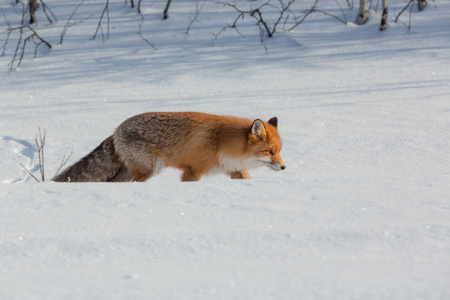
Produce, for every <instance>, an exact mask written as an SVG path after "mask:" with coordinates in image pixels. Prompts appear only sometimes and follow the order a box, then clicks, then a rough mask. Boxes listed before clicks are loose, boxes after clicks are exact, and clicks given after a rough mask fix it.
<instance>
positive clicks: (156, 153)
mask: <svg viewBox="0 0 450 300" xmlns="http://www.w3.org/2000/svg"><path fill="white" fill-rule="evenodd" d="M277 126H278V119H277V118H276V117H274V118H272V119H270V120H269V121H268V122H263V121H261V120H259V119H256V120H249V119H241V118H236V117H230V116H217V115H210V114H205V113H196V112H165V113H164V112H149V113H144V114H140V115H137V116H134V117H131V118H129V119H128V120H126V121H125V122H123V123H122V124H121V125H120V126H119V127H118V128H117V129H116V131H115V132H114V134H113V135H111V136H110V137H108V138H107V139H105V140H104V141H103V142H102V143H101V144H100V145H99V146H98V147H97V148H96V149H94V150H93V151H92V152H91V153H90V154H88V155H87V156H85V157H83V158H82V159H81V160H80V161H78V162H77V163H75V164H74V165H72V166H71V167H69V168H67V169H66V170H64V171H63V172H62V173H61V174H59V175H57V176H56V177H55V178H54V179H53V180H54V181H59V182H61V181H70V182H83V181H146V180H147V179H149V178H150V177H152V176H154V175H156V174H158V173H159V172H160V171H161V170H162V169H163V168H164V167H175V168H178V169H181V170H182V171H183V175H182V178H181V179H182V180H183V181H193V180H199V179H200V178H201V177H202V176H203V175H205V174H212V173H225V174H228V175H229V176H230V177H231V178H232V179H238V178H250V176H249V173H248V170H249V169H254V168H258V167H262V166H269V167H271V168H272V169H273V170H276V171H280V170H284V169H285V168H286V166H285V165H284V162H283V160H282V159H281V157H280V150H281V141H280V137H279V135H278V130H277Z"/></svg>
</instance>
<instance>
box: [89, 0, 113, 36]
mask: <svg viewBox="0 0 450 300" xmlns="http://www.w3.org/2000/svg"><path fill="white" fill-rule="evenodd" d="M105 12H106V17H107V31H106V39H109V0H106V4H105V7H104V8H103V11H102V14H101V16H100V19H99V21H98V24H97V29H96V30H95V33H94V35H93V36H92V37H91V40H92V41H94V40H95V38H96V37H97V33H98V31H99V30H101V31H102V39H103V42H105V36H104V35H103V27H102V21H103V17H104V15H105Z"/></svg>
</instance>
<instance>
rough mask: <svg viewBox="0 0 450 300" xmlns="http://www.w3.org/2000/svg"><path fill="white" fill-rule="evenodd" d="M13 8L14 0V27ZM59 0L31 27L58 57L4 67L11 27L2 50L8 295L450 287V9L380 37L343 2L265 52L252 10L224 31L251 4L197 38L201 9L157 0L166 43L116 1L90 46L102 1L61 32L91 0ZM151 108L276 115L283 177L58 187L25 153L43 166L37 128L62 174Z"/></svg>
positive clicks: (146, 10)
mask: <svg viewBox="0 0 450 300" xmlns="http://www.w3.org/2000/svg"><path fill="white" fill-rule="evenodd" d="M14 2H15V1H4V2H2V4H1V8H2V9H3V10H4V12H5V15H6V16H8V19H10V21H11V23H12V25H13V26H17V25H18V24H17V22H18V21H17V20H20V15H19V14H18V11H17V10H16V11H15V10H14ZM46 2H48V3H47V4H48V5H49V6H50V8H51V9H52V10H53V12H54V13H55V15H56V16H57V17H58V19H59V21H58V22H57V23H55V24H48V22H47V21H46V19H45V16H44V15H43V12H42V10H40V11H38V26H37V27H36V29H37V30H38V32H39V33H40V34H41V35H42V37H44V38H46V39H47V40H48V41H49V42H50V43H51V44H52V45H53V47H52V49H51V50H47V49H45V46H41V47H40V48H39V51H38V53H37V58H33V54H34V53H33V52H34V50H33V49H32V48H30V49H29V50H28V51H27V53H26V55H25V57H24V60H23V62H22V65H21V66H20V68H14V70H13V72H10V73H8V63H9V62H10V61H11V58H12V54H13V51H14V47H15V44H14V42H13V39H11V40H10V42H9V44H8V45H7V48H6V52H5V56H4V57H2V58H0V71H1V73H0V76H1V78H0V91H1V93H0V97H1V102H0V159H1V161H2V163H1V170H0V182H1V183H0V299H246V300H247V299H428V300H429V299H449V298H450V184H449V183H450V171H449V170H450V155H449V149H450V115H449V114H450V100H449V96H450V51H449V49H450V39H449V36H450V35H449V34H450V19H449V18H448V13H449V11H450V3H449V2H448V1H436V2H434V3H433V2H430V4H429V6H428V7H427V8H426V10H425V11H422V12H417V9H416V8H415V9H414V10H413V12H412V13H413V15H412V18H411V21H412V28H411V31H408V29H407V28H406V26H405V25H403V24H401V23H394V22H393V20H394V18H395V13H398V12H399V11H400V10H401V8H403V5H404V3H403V2H400V3H397V4H392V5H396V6H395V7H390V12H391V15H390V17H389V27H388V29H387V31H385V32H379V31H378V26H379V25H378V22H379V17H380V16H379V11H378V12H375V10H373V11H372V12H371V14H370V17H371V18H370V20H369V21H368V23H367V24H365V25H363V26H357V25H355V24H354V23H353V21H354V20H355V18H356V14H357V9H356V8H355V9H353V10H349V9H348V8H347V7H346V2H344V1H339V3H341V2H342V3H341V6H342V9H343V12H344V13H345V17H346V18H347V20H348V24H347V25H344V24H342V23H340V22H338V21H337V20H336V19H334V18H331V17H328V16H325V15H322V14H319V13H316V14H312V15H310V16H309V17H308V19H306V21H305V22H304V23H303V24H301V25H300V26H299V27H297V28H296V29H295V30H293V31H287V30H282V28H281V27H280V30H279V31H278V32H277V33H276V34H275V36H274V37H273V38H271V39H266V40H265V43H266V45H265V46H266V47H267V51H266V50H265V48H264V45H261V44H260V39H259V30H258V28H257V27H255V26H254V25H253V24H254V20H253V19H251V18H249V17H246V18H245V19H244V20H242V23H239V30H240V32H241V33H242V34H243V35H244V36H245V37H242V36H241V35H239V34H238V33H237V32H236V31H233V30H231V29H230V30H227V31H226V32H224V33H223V34H221V35H220V36H219V37H218V38H217V39H214V37H213V35H212V34H211V33H213V34H217V33H218V32H220V30H221V29H222V28H223V27H224V26H226V24H227V23H231V22H232V21H233V20H234V16H235V15H236V14H235V12H233V10H232V9H230V8H227V7H223V6H220V5H218V4H215V3H212V2H209V1H208V2H206V3H205V6H204V7H203V8H202V11H201V12H200V14H199V18H198V20H197V22H194V23H193V25H192V28H191V30H190V31H189V33H188V34H186V28H187V26H188V24H189V20H192V19H193V18H194V15H195V7H196V2H195V1H180V2H179V3H178V2H176V1H175V2H174V3H172V6H171V10H170V17H169V19H167V20H165V21H164V20H162V19H161V12H162V10H163V9H164V5H165V1H154V2H146V1H143V14H142V15H143V16H144V22H143V23H142V34H143V36H144V37H145V38H146V39H147V40H148V41H150V42H152V43H154V45H155V47H156V48H157V50H154V49H153V48H152V47H150V46H149V45H148V44H147V43H145V42H144V40H143V39H142V38H141V37H140V36H139V35H138V34H136V32H138V30H139V26H138V25H139V23H140V22H142V18H141V16H140V15H138V14H137V13H136V11H135V10H132V9H130V8H129V6H125V4H124V1H114V2H113V1H110V2H111V3H110V6H111V7H110V36H109V39H108V40H105V41H103V40H102V38H101V35H100V36H97V38H96V40H94V41H90V38H91V37H92V35H93V33H94V32H95V29H96V26H97V23H98V18H99V16H100V14H101V11H102V9H103V6H104V2H103V1H92V2H89V1H87V2H86V3H84V4H83V5H82V6H81V7H80V8H79V9H78V10H77V12H76V14H75V15H74V19H73V20H78V21H79V20H84V19H85V18H88V19H86V20H84V21H83V22H82V23H79V24H77V25H75V26H73V27H71V28H69V30H68V32H67V34H66V36H65V39H64V41H63V43H62V44H59V40H60V33H61V32H62V29H63V28H64V25H65V24H66V21H67V19H68V18H69V16H70V14H71V13H72V11H73V9H74V8H75V7H76V5H77V4H78V3H79V2H78V1H66V0H65V1H50V2H52V3H50V2H49V1H46ZM128 2H129V1H128ZM300 2H302V3H301V5H302V6H301V7H300V8H296V9H298V11H300V10H304V9H307V8H308V7H310V6H311V5H312V3H313V1H311V3H308V4H306V3H305V1H300ZM241 3H243V4H242V5H244V4H245V5H250V4H251V3H250V2H241ZM320 5H321V6H320V8H321V9H322V10H324V11H327V12H330V13H332V14H335V15H337V16H339V17H341V18H344V15H343V13H342V11H341V10H340V8H339V7H338V6H337V5H336V2H335V1H320ZM408 13H409V10H408V11H407V12H405V15H404V16H403V17H402V19H401V20H402V22H404V23H408ZM269 16H270V15H269ZM272 17H276V15H275V14H273V15H272ZM289 21H291V20H289ZM2 26H3V27H4V28H6V25H5V23H3V25H2ZM1 31H3V30H1ZM103 32H104V33H105V34H106V24H104V26H103ZM0 37H1V39H2V40H0V43H1V45H3V43H4V39H5V35H4V34H3V35H0ZM146 111H202V112H209V113H215V114H229V115H236V116H241V117H248V118H262V119H266V120H268V119H269V118H271V117H273V116H277V117H278V119H279V129H280V134H281V137H282V140H283V150H282V152H281V154H282V157H283V160H284V162H285V163H286V165H287V169H286V170H285V171H282V172H273V171H271V170H269V169H259V170H254V171H252V172H251V175H252V177H253V179H252V180H243V181H231V180H229V179H228V178H227V177H225V176H215V177H208V178H205V179H202V180H201V181H200V182H194V183H181V182H179V177H180V172H179V171H177V170H169V169H167V170H164V171H163V172H162V174H160V175H159V176H158V177H155V178H152V179H150V180H149V181H148V182H146V183H122V184H105V183H90V184H87V183H85V184H57V183H53V182H45V183H36V182H35V181H34V180H33V179H32V178H30V176H29V175H28V174H27V173H26V172H25V170H24V169H22V168H21V167H20V165H19V164H20V163H22V164H23V165H25V166H26V167H27V168H28V169H29V170H30V171H31V172H32V173H33V174H34V175H35V176H38V175H39V167H38V157H37V150H36V146H35V144H34V138H35V135H36V133H37V132H38V127H41V128H42V129H44V128H45V130H46V137H47V141H46V142H47V143H46V146H45V159H46V160H45V165H46V170H45V171H46V175H47V178H50V177H51V176H52V175H53V174H54V173H55V172H56V170H57V168H58V166H59V164H60V161H61V159H62V157H63V155H68V154H69V153H70V152H71V151H73V155H72V157H71V159H70V163H73V162H75V161H76V160H78V159H79V158H81V157H82V156H84V155H85V154H87V153H88V152H89V151H91V150H92V149H93V148H94V147H96V146H97V145H98V144H99V143H100V142H101V141H102V140H103V139H104V138H105V137H107V136H108V135H110V134H111V133H112V132H113V130H114V128H115V127H117V126H118V125H119V124H120V123H121V122H122V121H123V120H125V119H126V118H128V117H130V116H132V115H135V114H138V113H141V112H146Z"/></svg>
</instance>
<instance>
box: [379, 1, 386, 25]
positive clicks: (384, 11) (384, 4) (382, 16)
mask: <svg viewBox="0 0 450 300" xmlns="http://www.w3.org/2000/svg"><path fill="white" fill-rule="evenodd" d="M382 2H383V14H382V15H381V25H380V31H383V30H385V29H386V27H387V19H388V6H387V0H383V1H382Z"/></svg>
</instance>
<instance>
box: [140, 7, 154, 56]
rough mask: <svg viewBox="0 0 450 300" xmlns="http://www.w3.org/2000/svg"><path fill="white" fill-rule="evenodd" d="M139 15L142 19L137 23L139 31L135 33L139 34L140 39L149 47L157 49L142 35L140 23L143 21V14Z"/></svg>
mask: <svg viewBox="0 0 450 300" xmlns="http://www.w3.org/2000/svg"><path fill="white" fill-rule="evenodd" d="M141 17H142V20H141V23H139V24H138V26H139V31H138V32H136V33H137V35H139V36H140V37H141V39H142V40H143V41H144V42H146V43H147V44H148V45H149V46H150V47H152V48H153V49H154V50H158V49H157V48H156V47H155V45H154V44H152V43H151V42H150V41H149V40H148V39H146V38H145V37H144V36H143V35H142V24H143V23H144V16H142V15H141Z"/></svg>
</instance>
